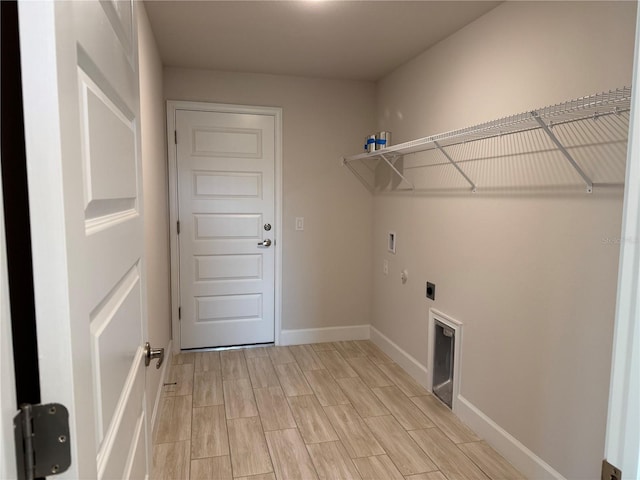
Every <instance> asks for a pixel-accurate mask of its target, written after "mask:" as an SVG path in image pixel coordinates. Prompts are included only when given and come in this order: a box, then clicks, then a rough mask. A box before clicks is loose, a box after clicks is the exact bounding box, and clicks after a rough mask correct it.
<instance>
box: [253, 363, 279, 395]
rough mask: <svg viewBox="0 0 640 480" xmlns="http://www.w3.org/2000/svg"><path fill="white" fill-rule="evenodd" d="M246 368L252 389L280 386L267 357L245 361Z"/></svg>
mask: <svg viewBox="0 0 640 480" xmlns="http://www.w3.org/2000/svg"><path fill="white" fill-rule="evenodd" d="M247 368H248V369H249V377H250V378H251V384H252V385H253V388H266V387H278V386H280V381H279V380H278V376H277V375H276V371H275V370H274V368H273V364H272V363H271V360H269V357H253V358H249V359H247Z"/></svg>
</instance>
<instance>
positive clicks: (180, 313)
mask: <svg viewBox="0 0 640 480" xmlns="http://www.w3.org/2000/svg"><path fill="white" fill-rule="evenodd" d="M178 320H182V307H178Z"/></svg>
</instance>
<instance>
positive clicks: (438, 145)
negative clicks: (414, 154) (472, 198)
mask: <svg viewBox="0 0 640 480" xmlns="http://www.w3.org/2000/svg"><path fill="white" fill-rule="evenodd" d="M433 144H434V145H435V146H436V148H437V149H438V150H440V153H442V154H443V155H444V156H445V158H446V159H447V160H449V163H451V165H453V166H454V167H456V170H458V172H460V175H462V176H463V177H464V179H465V180H466V181H467V182H469V185H471V192H472V193H476V192H477V191H478V189H477V187H476V184H475V183H473V182H472V181H471V179H470V178H469V177H468V176H467V174H466V173H464V172H463V171H462V169H461V168H460V166H459V165H458V164H457V163H456V162H455V161H454V160H453V158H451V157H450V156H449V154H448V153H447V152H446V151H445V150H444V148H442V146H440V144H439V143H438V142H436V141H435V140H434V141H433Z"/></svg>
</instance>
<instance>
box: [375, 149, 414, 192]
mask: <svg viewBox="0 0 640 480" xmlns="http://www.w3.org/2000/svg"><path fill="white" fill-rule="evenodd" d="M380 158H382V160H384V161H385V162H386V163H387V165H389V167H391V170H393V171H394V172H396V175H398V176H399V177H400V178H401V179H402V180H404V181H405V182H406V183H407V184H408V185H409V187H410V188H409V190H413V189H414V188H415V187H414V186H413V183H411V182H410V181H409V180H407V178H406V177H405V176H404V175H402V174H401V173H400V172H399V171H398V169H397V168H396V167H395V165H394V164H393V163H392V162H391V161H390V160H389V159H388V158H387V157H386V155H385V154H384V153H381V154H380Z"/></svg>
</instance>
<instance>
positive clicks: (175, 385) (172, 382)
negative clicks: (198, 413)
mask: <svg viewBox="0 0 640 480" xmlns="http://www.w3.org/2000/svg"><path fill="white" fill-rule="evenodd" d="M192 393H193V363H184V364H177V365H171V368H170V370H169V375H168V379H167V382H166V384H165V385H164V390H163V395H164V396H165V397H176V396H181V395H191V394H192Z"/></svg>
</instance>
